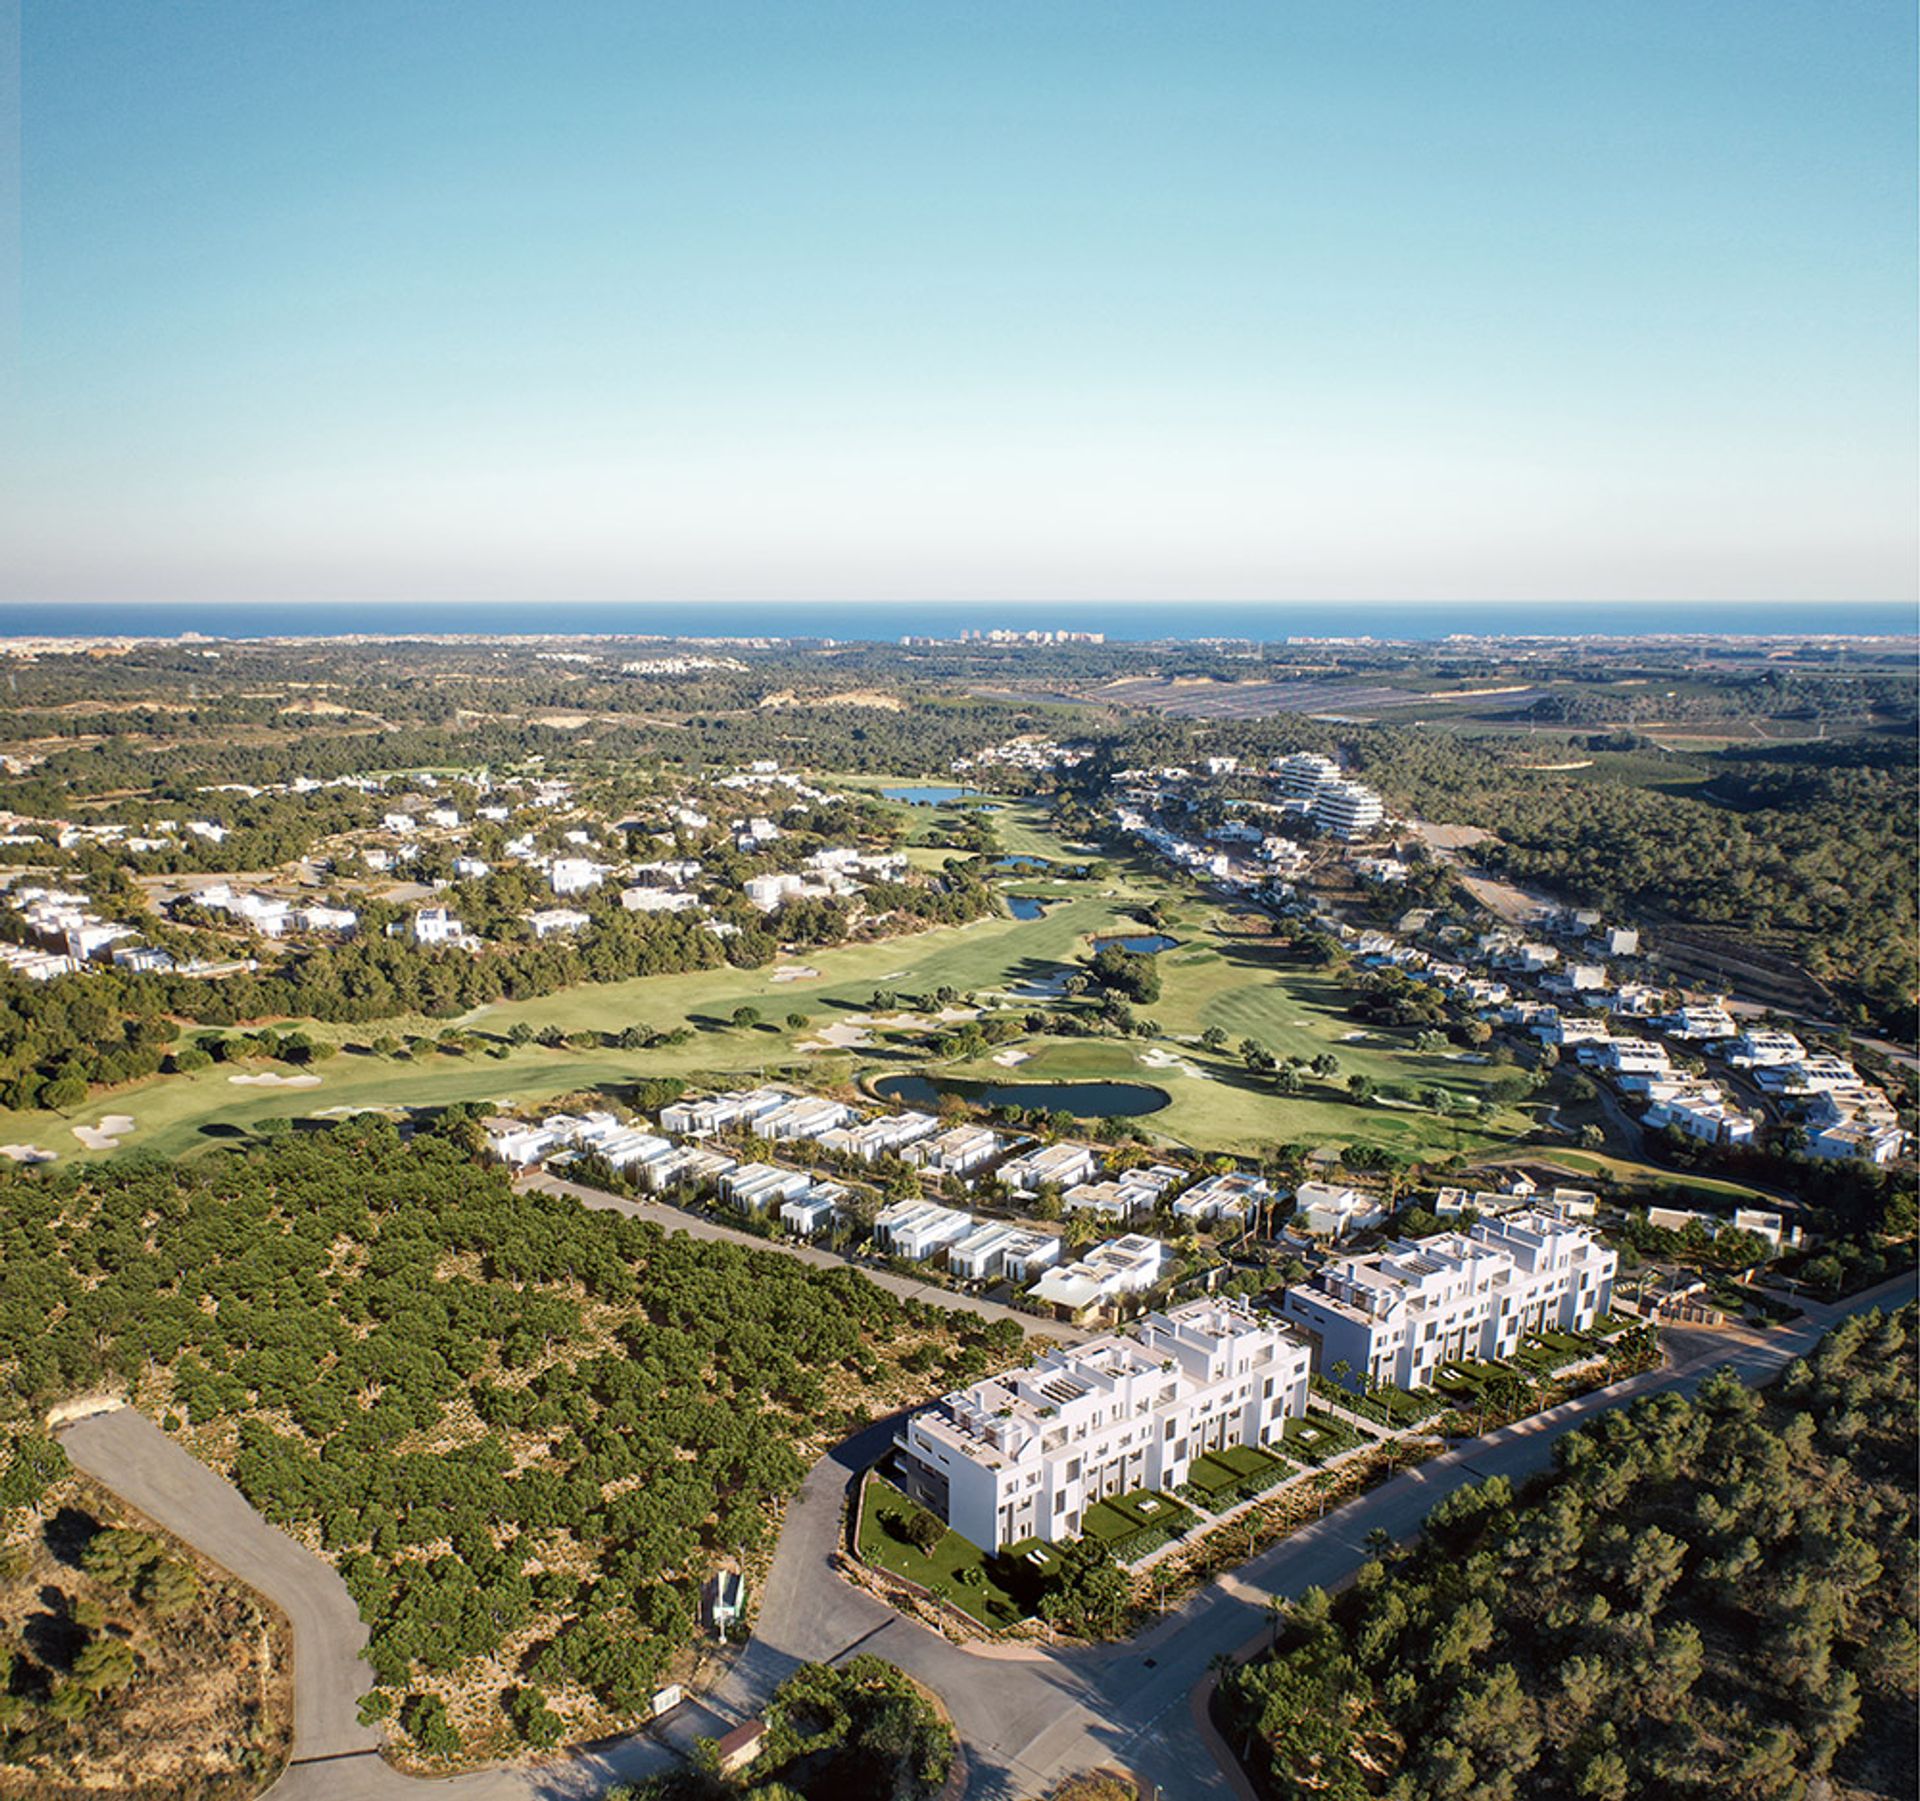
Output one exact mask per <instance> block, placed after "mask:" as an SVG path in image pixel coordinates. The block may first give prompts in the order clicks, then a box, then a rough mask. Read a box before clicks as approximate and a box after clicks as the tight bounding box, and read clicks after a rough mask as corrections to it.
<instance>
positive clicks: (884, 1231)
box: [873, 1201, 978, 1263]
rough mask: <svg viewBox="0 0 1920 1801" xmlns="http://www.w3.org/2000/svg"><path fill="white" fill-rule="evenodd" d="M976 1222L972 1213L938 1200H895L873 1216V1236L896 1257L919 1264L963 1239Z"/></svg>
mask: <svg viewBox="0 0 1920 1801" xmlns="http://www.w3.org/2000/svg"><path fill="white" fill-rule="evenodd" d="M977 1223H978V1222H977V1221H976V1220H975V1219H974V1217H973V1215H972V1214H971V1213H962V1212H960V1211H959V1210H958V1209H956V1208H953V1207H942V1206H941V1205H940V1203H939V1202H938V1201H895V1202H894V1203H893V1205H892V1206H891V1207H883V1208H881V1210H880V1211H879V1212H878V1213H877V1214H875V1215H874V1219H873V1235H874V1237H875V1239H877V1240H878V1241H879V1243H880V1245H881V1246H882V1248H883V1249H885V1250H887V1251H889V1252H891V1253H892V1255H894V1256H895V1257H907V1258H910V1259H912V1261H914V1262H915V1263H918V1262H920V1261H921V1259H922V1258H925V1257H931V1256H932V1255H933V1253H934V1252H935V1251H940V1250H945V1249H946V1248H947V1246H948V1245H951V1244H954V1243H956V1242H957V1241H958V1240H960V1239H962V1238H964V1237H966V1235H967V1234H968V1233H969V1232H971V1231H972V1230H973V1228H974V1226H975V1225H976V1224H977Z"/></svg>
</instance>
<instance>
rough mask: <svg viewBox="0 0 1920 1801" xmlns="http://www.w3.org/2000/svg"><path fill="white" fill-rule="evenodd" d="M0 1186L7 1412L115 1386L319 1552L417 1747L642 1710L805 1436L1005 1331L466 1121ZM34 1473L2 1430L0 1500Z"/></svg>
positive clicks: (899, 1394)
mask: <svg viewBox="0 0 1920 1801" xmlns="http://www.w3.org/2000/svg"><path fill="white" fill-rule="evenodd" d="M0 1188H3V1189H4V1205H3V1206H0V1267H3V1268H4V1269H5V1270H6V1282H5V1284H4V1288H3V1289H0V1369H4V1373H5V1381H6V1390H5V1393H6V1397H7V1400H8V1401H9V1402H10V1404H11V1406H12V1408H13V1410H14V1413H15V1416H16V1419H17V1420H26V1419H27V1418H28V1417H29V1416H30V1415H37V1414H38V1413H39V1412H40V1411H41V1410H43V1409H44V1408H45V1407H46V1406H47V1404H48V1403H50V1402H51V1401H53V1400H55V1399H57V1398H59V1397H62V1396H65V1395H68V1394H71V1393H74V1392H77V1391H81V1390H87V1389H91V1388H94V1387H96V1386H98V1385H100V1384H103V1383H110V1384H115V1385H118V1386H122V1387H124V1388H126V1389H128V1390H129V1391H130V1392H131V1393H132V1396H133V1398H134V1400H135V1402H136V1404H138V1405H139V1406H141V1407H142V1408H143V1409H144V1410H146V1411H148V1412H150V1413H151V1414H153V1415H154V1417H156V1418H160V1419H162V1420H163V1422H164V1423H165V1424H166V1426H167V1428H168V1430H169V1431H173V1432H176V1433H180V1434H182V1435H183V1436H184V1437H185V1438H186V1440H187V1442H188V1443H189V1444H190V1446H191V1447H192V1448H193V1449H194V1450H195V1451H196V1452H197V1453H198V1454H200V1455H202V1456H204V1457H206V1458H207V1459H208V1460H209V1461H212V1462H214V1463H216V1464H218V1465H220V1466H222V1467H224V1468H226V1469H227V1470H228V1471H229V1472H230V1473H231V1475H232V1477H233V1479H234V1480H235V1482H236V1483H237V1484H238V1485H239V1487H240V1488H241V1490H242V1491H243V1492H244V1493H245V1494H246V1495H247V1497H248V1499H249V1500H251V1501H252V1502H253V1503H254V1505H255V1506H257V1507H258V1508H259V1509H260V1510H261V1512H262V1513H264V1514H265V1515H266V1516H267V1517H268V1518H269V1519H271V1520H273V1521H275V1522H276V1523H279V1524H283V1525H285V1526H287V1527H289V1528H290V1529H291V1530H293V1531H294V1532H295V1533H296V1534H297V1535H298V1536H300V1537H302V1538H303V1539H305V1540H307V1541H308V1542H311V1543H314V1544H316V1545H318V1546H319V1547H321V1548H323V1549H324V1550H325V1551H326V1552H327V1553H329V1554H330V1555H332V1556H333V1557H334V1559H335V1560H336V1561H337V1562H338V1564H339V1565H340V1568H341V1570H342V1573H343V1574H344V1575H345V1577H346V1579H347V1582H348V1585H349V1586H350V1588H351V1589H352V1591H353V1593H354V1595H355V1598H356V1599H357V1600H358V1602H359V1604H360V1607H361V1611H362V1613H363V1614H364V1615H365V1617H366V1619H367V1620H368V1622H369V1624H370V1626H371V1628H372V1642H371V1648H370V1651H369V1656H370V1658H371V1661H372V1664H373V1668H374V1671H375V1674H376V1677H377V1680H378V1682H379V1684H380V1689H379V1695H378V1697H377V1705H378V1706H380V1707H381V1708H383V1709H384V1708H391V1707H393V1706H395V1705H396V1704H397V1705H398V1708H399V1717H400V1720H401V1722H402V1724H403V1726H405V1728H406V1729H407V1730H408V1731H409V1733H410V1734H411V1735H412V1736H413V1738H414V1740H415V1742H416V1743H417V1744H418V1745H419V1746H420V1747H421V1748H422V1749H423V1750H427V1751H433V1752H451V1751H454V1750H457V1749H458V1748H459V1747H460V1746H461V1745H462V1743H466V1744H467V1745H469V1746H471V1745H473V1744H475V1743H477V1742H481V1741H483V1740H484V1741H485V1742H486V1743H487V1744H488V1745H489V1747H490V1748H492V1749H494V1750H496V1751H497V1750H499V1749H501V1748H505V1747H503V1738H504V1739H505V1740H506V1741H507V1743H508V1744H509V1745H510V1742H511V1739H513V1738H530V1739H532V1740H533V1742H536V1743H541V1742H549V1740H550V1739H551V1738H552V1737H553V1736H556V1735H557V1733H558V1731H559V1730H560V1726H561V1721H562V1719H564V1720H565V1722H566V1724H567V1726H568V1727H569V1728H570V1729H573V1730H576V1731H578V1730H586V1731H591V1730H592V1729H594V1728H596V1727H601V1726H605V1725H608V1724H611V1723H612V1722H613V1721H616V1720H621V1719H626V1718H630V1717H632V1716H633V1715H634V1714H635V1713H636V1712H637V1711H638V1710H641V1709H643V1708H644V1706H645V1703H646V1700H647V1697H648V1695H649V1693H650V1691H651V1689H652V1687H653V1685H654V1684H655V1682H656V1681H657V1679H658V1678H659V1677H660V1675H661V1672H662V1671H663V1670H665V1669H666V1668H667V1666H668V1662H669V1660H670V1659H671V1658H672V1656H673V1655H674V1653H675V1651H676V1649H677V1648H678V1647H680V1646H682V1645H684V1644H686V1643H687V1642H688V1640H689V1638H690V1636H691V1634H692V1632H693V1630H694V1627H695V1623H696V1619H697V1611H698V1591H699V1587H700V1583H701V1581H702V1579H703V1578H704V1577H705V1575H706V1574H707V1573H708V1571H709V1570H710V1569H711V1568H712V1566H713V1564H714V1562H715V1560H716V1559H717V1558H718V1557H719V1556H720V1555H721V1554H722V1553H733V1554H740V1553H743V1552H744V1553H750V1552H752V1550H753V1549H754V1548H755V1547H756V1546H758V1545H760V1544H761V1543H762V1541H763V1539H764V1538H765V1537H766V1535H767V1533H768V1529H769V1527H770V1525H771V1522H772V1520H773V1517H774V1514H775V1510H776V1508H777V1506H778V1504H779V1503H780V1502H781V1501H782V1500H784V1498H785V1497H786V1496H787V1495H788V1494H789V1493H791V1492H792V1490H793V1488H794V1487H795V1485H796V1484H797V1483H798V1481H799V1479H800V1477H801V1475H802V1473H803V1471H804V1468H805V1457H806V1455H807V1454H808V1453H809V1452H810V1451H811V1449H812V1448H813V1447H814V1446H817V1445H819V1444H821V1443H823V1442H824V1441H825V1440H826V1439H828V1438H830V1437H831V1436H833V1435H835V1434H836V1433H837V1432H839V1431H840V1430H842V1429H844V1428H845V1427H847V1426H848V1425H849V1424H851V1423H854V1422H856V1421H858V1420H861V1419H864V1418H865V1417H866V1410H867V1409H868V1408H869V1407H874V1406H884V1405H886V1404H888V1403H889V1402H892V1401H895V1400H903V1399H908V1398H915V1399H917V1398H922V1397H923V1396H924V1395H925V1394H926V1393H928V1392H931V1391H932V1390H934V1389H936V1388H946V1387H951V1386H952V1385H953V1384H954V1383H955V1382H958V1381H961V1380H964V1379H968V1378H970V1377H971V1376H973V1375H976V1374H978V1373H980V1372H981V1371H983V1370H984V1369H985V1368H986V1366H987V1364H988V1362H989V1360H990V1358H997V1359H999V1360H1002V1361H1004V1359H1005V1358H1006V1357H1007V1356H1008V1355H1010V1354H1015V1353H1017V1351H1018V1348H1019V1339H1020V1334H1019V1330H1018V1328H1017V1327H1014V1326H1010V1325H1001V1326H993V1327H989V1326H985V1325H979V1324H975V1325H973V1326H972V1327H970V1328H963V1327H961V1326H959V1325H956V1324H955V1323H954V1322H953V1320H952V1319H951V1318H950V1316H948V1315H946V1314H944V1313H938V1312H934V1311H931V1310H928V1309H925V1308H922V1307H918V1306H914V1305H911V1304H908V1303H904V1302H901V1301H898V1300H896V1299H894V1298H893V1297H892V1296H891V1295H889V1294H887V1293H886V1292H885V1291H883V1290H881V1289H879V1288H876V1287H875V1286H874V1285H873V1284H872V1283H870V1282H868V1281H866V1280H865V1279H864V1278H863V1277H861V1276H859V1275H857V1274H855V1273H854V1272H852V1271H850V1270H837V1271H832V1272H821V1271H816V1270H813V1269H811V1268H809V1267H807V1266H805V1265H803V1264H800V1263H797V1262H795V1261H794V1260H793V1259H792V1258H788V1257H782V1256H779V1255H776V1254H772V1253H767V1252H755V1251H745V1250H742V1249H740V1248H739V1247H737V1246H732V1245H725V1244H715V1243H708V1242H705V1241H703V1240H699V1239H695V1238H692V1237H687V1236H681V1237H668V1236H666V1235H665V1234H663V1233H662V1232H660V1231H659V1230H658V1228H656V1227H653V1226H650V1225H646V1224H643V1223H641V1222H638V1221H634V1220H628V1219H623V1218H620V1217H618V1216H613V1215H608V1214H602V1213H591V1214H590V1213H587V1212H584V1211H583V1210H581V1209H580V1208H579V1207H577V1206H576V1205H574V1204H573V1203H572V1202H570V1201H564V1200H558V1199H555V1198H552V1197H547V1196H542V1195H539V1194H524V1195H516V1194H515V1193H514V1192H513V1191H512V1189H511V1188H510V1187H509V1185H508V1183H507V1180H506V1178H505V1176H504V1175H503V1174H502V1173H501V1172H500V1171H498V1170H497V1169H495V1168H492V1167H489V1166H487V1165H485V1164H483V1163H481V1162H479V1161H477V1160H476V1159H475V1157H474V1155H473V1129H472V1127H471V1126H470V1124H468V1122H466V1121H464V1120H461V1119H457V1118H456V1119H453V1120H451V1121H450V1122H449V1125H448V1127H447V1129H446V1130H445V1131H444V1132H436V1133H428V1134H422V1135H419V1136H416V1137H414V1138H413V1139H411V1140H410V1141H403V1140H402V1138H401V1136H400V1135H399V1134H398V1133H396V1132H395V1131H394V1129H393V1128H392V1127H391V1126H389V1125H386V1124H384V1123H380V1122H375V1121H372V1120H370V1119H367V1118H364V1117H363V1118H361V1119H358V1120H354V1121H350V1122H346V1123H343V1124H341V1125H339V1126H336V1127H333V1128H331V1129H330V1130H327V1131H323V1132H318V1133H313V1134H295V1135H289V1136H286V1137H283V1138H280V1139H277V1140H273V1141H271V1142H269V1143H267V1144H264V1145H261V1146H258V1147H254V1148H250V1149H248V1150H246V1151H244V1152H231V1153H228V1152H223V1153H218V1154H214V1155H210V1156H207V1157H204V1158H201V1159H196V1160H195V1161H193V1162H191V1163H188V1164H181V1165H169V1164H163V1163H160V1162H159V1161H157V1160H151V1159H140V1158H131V1159H128V1160H125V1161H123V1162H120V1163H117V1164H115V1165H113V1166H111V1167H108V1168H101V1169H88V1170H84V1171H74V1172H63V1173H62V1174H59V1175H55V1176H51V1177H49V1176H46V1175H44V1174H29V1175H21V1176H15V1177H12V1178H9V1179H7V1180H5V1181H4V1182H0ZM903 1366H906V1367H903ZM31 1443H32V1441H31V1439H29V1440H28V1441H27V1444H28V1446H29V1447H30V1446H31ZM40 1469H41V1466H40V1464H39V1463H38V1462H37V1461H35V1459H34V1457H33V1454H32V1452H31V1450H30V1449H29V1450H27V1451H25V1452H23V1453H22V1454H21V1455H20V1456H16V1459H15V1461H14V1464H13V1465H12V1466H11V1468H10V1471H9V1474H8V1478H7V1483H6V1486H5V1488H4V1490H3V1491H0V1493H4V1498H5V1500H6V1502H7V1504H8V1505H9V1506H15V1507H18V1506H28V1505H32V1504H33V1502H34V1501H35V1500H36V1499H37V1498H38V1494H39V1492H40V1489H39V1486H38V1484H39V1472H40ZM494 1660H497V1662H496V1661H494ZM495 1667H497V1668H499V1669H503V1670H504V1671H505V1672H507V1679H506V1681H505V1682H504V1683H502V1681H501V1680H500V1678H499V1677H498V1676H495V1677H494V1678H493V1687H492V1688H491V1689H487V1690H485V1691H484V1692H482V1690H481V1689H476V1688H475V1686H474V1685H475V1684H476V1683H479V1684H483V1685H484V1684H485V1683H486V1681H487V1680H488V1677H487V1672H488V1671H489V1669H490V1668H495ZM509 1722H510V1723H511V1724H510V1725H509V1724H508V1723H509Z"/></svg>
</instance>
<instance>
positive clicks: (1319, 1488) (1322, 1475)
mask: <svg viewBox="0 0 1920 1801" xmlns="http://www.w3.org/2000/svg"><path fill="white" fill-rule="evenodd" d="M1336 1480H1337V1478H1336V1477H1335V1476H1334V1473H1333V1471H1332V1470H1315V1471H1314V1472H1313V1492H1314V1493H1315V1494H1317V1495H1318V1496H1319V1497H1320V1517H1321V1518H1322V1519H1323V1520H1324V1519H1325V1518H1326V1517H1327V1501H1328V1499H1329V1498H1330V1497H1331V1496H1332V1494H1333V1485H1334V1482H1335V1481H1336Z"/></svg>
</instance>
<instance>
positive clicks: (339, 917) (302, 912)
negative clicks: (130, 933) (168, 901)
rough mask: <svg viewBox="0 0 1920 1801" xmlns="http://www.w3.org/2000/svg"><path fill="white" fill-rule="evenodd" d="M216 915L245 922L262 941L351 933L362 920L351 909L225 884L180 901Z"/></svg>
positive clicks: (199, 890)
mask: <svg viewBox="0 0 1920 1801" xmlns="http://www.w3.org/2000/svg"><path fill="white" fill-rule="evenodd" d="M180 898H181V899H182V900H187V901H192V902H194V903H196V904H197V905H199V906H202V907H205V908H207V909H208V910H209V911H211V912H214V913H225V914H229V915H230V916H231V917H233V918H235V919H243V920H245V921H246V922H247V924H248V925H250V926H252V927H253V929H254V930H255V931H257V932H258V933H259V934H260V935H261V937H263V938H280V937H284V936H285V935H286V934H287V933H288V932H339V933H342V934H346V933H350V932H352V930H353V929H354V927H355V926H356V925H357V924H359V919H360V916H359V915H358V914H357V913H355V912H354V911H353V909H352V908H351V907H327V906H322V905H321V904H320V903H319V902H317V901H286V900H280V899H278V898H276V897H275V896H272V895H266V894H249V893H247V892H245V891H244V890H239V889H235V888H234V887H232V886H231V885H230V884H228V883H226V882H215V883H214V884H212V885H211V886H210V887H206V888H200V889H196V890H195V891H194V892H192V893H190V894H184V895H182V896H181V897H180Z"/></svg>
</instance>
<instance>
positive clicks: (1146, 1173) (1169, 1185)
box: [1060, 1163, 1186, 1224]
mask: <svg viewBox="0 0 1920 1801" xmlns="http://www.w3.org/2000/svg"><path fill="white" fill-rule="evenodd" d="M1185 1180H1186V1172H1185V1171H1184V1170H1179V1169H1175V1168H1174V1167H1173V1166H1172V1165H1171V1164H1167V1163H1155V1164H1151V1165H1147V1166H1145V1167H1142V1168H1138V1169H1124V1170H1121V1171H1120V1172H1119V1174H1117V1175H1113V1176H1109V1177H1107V1179H1106V1180H1105V1181H1102V1182H1076V1183H1075V1184H1074V1185H1073V1186H1072V1187H1071V1188H1069V1189H1068V1190H1067V1192H1066V1193H1065V1194H1064V1195H1062V1196H1061V1197H1060V1204H1061V1205H1062V1206H1063V1207H1064V1208H1065V1209H1066V1210H1067V1212H1069V1213H1092V1214H1096V1215H1098V1217H1100V1218H1101V1219H1111V1220H1117V1221H1120V1222H1121V1223H1123V1224H1124V1223H1125V1222H1126V1221H1127V1220H1130V1219H1132V1218H1133V1217H1134V1216H1135V1215H1136V1214H1141V1213H1150V1212H1151V1211H1152V1210H1153V1206H1154V1203H1155V1202H1156V1201H1158V1200H1159V1199H1160V1197H1161V1196H1162V1195H1163V1194H1165V1193H1167V1191H1168V1190H1169V1189H1173V1188H1177V1187H1179V1185H1180V1184H1181V1183H1182V1182H1184V1181H1185Z"/></svg>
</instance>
